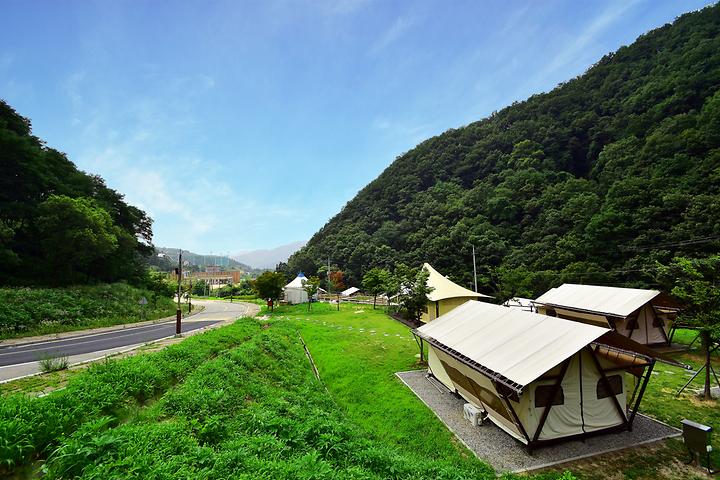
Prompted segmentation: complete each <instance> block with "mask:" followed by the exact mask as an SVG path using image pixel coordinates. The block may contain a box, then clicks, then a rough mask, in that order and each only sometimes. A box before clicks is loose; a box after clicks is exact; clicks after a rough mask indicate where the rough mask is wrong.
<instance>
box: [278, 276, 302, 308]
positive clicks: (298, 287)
mask: <svg viewBox="0 0 720 480" xmlns="http://www.w3.org/2000/svg"><path fill="white" fill-rule="evenodd" d="M304 281H307V278H306V277H305V274H303V272H300V273H298V275H297V277H295V278H294V279H293V281H292V282H290V283H288V284H287V285H285V288H284V289H283V290H284V291H285V301H286V302H287V303H289V304H291V305H293V304H296V303H307V301H308V294H307V292H306V291H305V289H304V288H303V282H304Z"/></svg>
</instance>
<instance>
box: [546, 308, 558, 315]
mask: <svg viewBox="0 0 720 480" xmlns="http://www.w3.org/2000/svg"><path fill="white" fill-rule="evenodd" d="M545 315H547V316H548V317H557V312H556V311H555V309H554V308H548V309H546V310H545Z"/></svg>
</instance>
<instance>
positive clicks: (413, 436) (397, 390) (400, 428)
mask: <svg viewBox="0 0 720 480" xmlns="http://www.w3.org/2000/svg"><path fill="white" fill-rule="evenodd" d="M284 311H287V312H288V313H284ZM356 312H361V313H356ZM278 317H281V318H292V319H295V322H296V323H297V325H298V327H299V329H300V331H301V333H302V335H303V338H304V339H305V342H306V343H307V345H308V348H309V350H310V352H311V354H312V356H313V358H314V359H315V362H316V364H317V367H318V369H319V371H320V375H321V378H322V379H323V381H324V382H325V383H326V384H327V387H328V389H329V390H330V393H331V394H332V395H333V398H335V400H336V401H337V402H338V404H339V405H340V406H341V407H342V408H343V409H344V410H345V411H346V412H347V415H348V416H349V417H350V418H351V419H352V420H353V421H354V422H355V423H357V424H358V425H360V426H362V427H363V428H365V429H366V430H367V431H368V432H370V433H372V434H373V435H374V436H376V437H377V438H383V439H385V440H386V441H390V442H392V443H393V444H395V445H398V446H402V447H403V448H407V449H409V450H411V451H416V452H419V453H422V454H423V455H425V456H427V457H429V458H456V459H458V460H467V459H469V458H470V457H472V454H471V453H470V452H468V451H467V449H465V447H463V446H461V445H459V444H458V443H457V441H456V439H455V437H454V435H452V434H451V433H450V432H449V431H448V430H447V429H446V428H445V426H444V425H443V424H442V423H441V422H440V421H439V420H438V419H437V418H436V417H435V415H434V414H433V413H432V412H431V411H430V410H429V409H427V408H426V407H425V406H424V404H422V402H421V401H420V400H419V399H418V398H417V397H416V396H415V395H414V394H413V393H412V392H410V391H409V390H408V388H407V387H406V386H405V385H403V384H402V383H401V382H400V381H399V379H398V378H397V377H396V376H395V372H399V371H405V370H411V369H417V368H422V366H421V365H419V364H418V363H417V360H418V359H416V357H415V355H416V354H417V353H419V350H418V347H417V344H416V343H415V340H414V339H413V336H412V334H411V333H410V330H409V329H408V328H407V327H406V326H404V325H402V324H401V323H399V322H396V321H394V320H392V319H390V318H388V316H387V315H385V314H384V313H383V311H382V310H381V309H377V310H373V309H372V307H366V306H358V305H341V310H340V312H338V311H337V306H336V305H329V304H324V303H320V304H314V305H313V309H312V312H310V313H308V312H307V309H306V308H305V307H304V306H295V307H281V308H280V309H277V310H276V313H275V314H274V315H273V318H278Z"/></svg>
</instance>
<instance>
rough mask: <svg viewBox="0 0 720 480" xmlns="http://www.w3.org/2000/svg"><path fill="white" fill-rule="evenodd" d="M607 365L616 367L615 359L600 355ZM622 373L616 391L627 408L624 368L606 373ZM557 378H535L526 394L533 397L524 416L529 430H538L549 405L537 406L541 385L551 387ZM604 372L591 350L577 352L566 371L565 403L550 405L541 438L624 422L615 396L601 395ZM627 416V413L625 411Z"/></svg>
mask: <svg viewBox="0 0 720 480" xmlns="http://www.w3.org/2000/svg"><path fill="white" fill-rule="evenodd" d="M598 361H599V363H600V365H601V367H602V368H603V369H608V368H612V367H613V366H615V365H614V364H613V363H611V362H609V361H607V360H606V359H602V358H599V359H598ZM608 375H613V376H614V375H619V379H620V382H621V383H620V385H621V392H620V393H619V394H618V395H615V398H616V399H617V400H618V403H619V404H620V406H621V407H622V409H623V412H625V411H626V410H625V409H626V390H627V388H626V384H625V375H624V372H622V371H620V372H614V373H609V374H606V376H608ZM555 382H556V380H555V379H551V380H544V379H540V380H537V381H535V382H533V383H532V384H531V385H530V386H529V387H528V388H527V389H526V390H527V393H524V394H523V396H529V397H530V398H531V401H530V402H529V403H530V408H529V409H527V410H525V411H523V412H522V415H521V417H520V419H521V421H522V422H523V423H524V424H525V425H526V430H528V431H530V432H533V434H534V432H535V431H536V430H537V428H538V425H539V424H540V420H541V418H542V414H543V411H544V409H545V407H536V398H537V392H538V387H539V388H541V389H543V388H551V387H552V386H553V385H554V384H555ZM602 383H603V381H602V376H601V374H600V372H599V371H598V369H597V367H596V366H595V362H594V361H593V359H592V358H591V353H590V352H589V351H588V350H587V349H583V350H581V351H580V352H578V353H577V354H575V355H574V356H573V357H572V359H571V361H570V363H569V365H568V368H567V371H566V372H565V376H564V377H563V381H562V383H561V387H562V397H563V404H562V405H553V407H552V408H551V409H550V411H549V414H548V416H547V419H546V421H545V424H544V425H543V428H542V431H541V432H540V435H539V437H538V440H541V441H542V440H555V439H558V438H563V437H570V436H574V435H582V434H585V433H591V432H595V431H598V430H605V429H608V428H612V427H616V426H619V425H622V424H623V422H624V418H623V417H621V416H620V412H618V410H617V407H616V406H615V402H613V400H612V398H611V397H609V396H608V397H605V398H598V392H599V391H602V390H604V388H603V387H602V386H600V384H602ZM623 415H624V416H625V413H623Z"/></svg>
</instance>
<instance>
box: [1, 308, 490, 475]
mask: <svg viewBox="0 0 720 480" xmlns="http://www.w3.org/2000/svg"><path fill="white" fill-rule="evenodd" d="M238 332H243V334H245V336H246V338H245V339H244V341H242V342H241V343H240V344H238V345H234V346H230V345H226V346H227V347H229V348H225V349H218V348H214V347H217V345H216V344H217V342H218V340H219V339H221V338H226V337H227V336H231V335H232V334H237V333H238ZM248 335H249V336H248ZM237 339H238V338H237V337H236V340H237ZM193 340H194V341H193ZM208 344H209V345H211V346H214V347H213V348H210V349H208ZM199 350H200V351H203V352H205V354H204V355H202V356H203V360H202V361H200V362H199V363H198V364H197V365H194V367H193V368H191V369H190V370H189V371H188V372H187V374H186V375H185V376H184V377H182V378H180V379H179V381H178V382H177V383H175V384H172V383H168V382H167V381H161V382H159V385H160V386H161V387H160V388H157V387H153V386H148V387H147V388H146V389H144V390H146V391H145V393H144V394H143V395H142V397H141V398H142V400H139V399H138V397H137V393H138V392H137V391H135V392H129V391H126V390H124V389H123V388H118V387H117V386H116V384H115V382H112V381H110V380H111V378H115V380H117V381H119V382H120V383H123V384H126V386H127V385H137V384H138V383H140V384H144V383H145V382H143V381H140V382H138V380H141V379H142V378H138V376H145V377H146V379H153V378H155V376H157V375H158V374H159V372H158V371H153V370H157V369H162V368H163V367H170V366H171V364H170V362H171V360H172V357H173V356H177V355H180V354H188V353H190V352H197V351H199ZM209 351H213V352H214V354H213V355H209V356H208V355H207V353H208V352H209ZM164 352H167V353H164ZM137 361H138V360H136V361H135V362H137ZM142 362H143V364H142V367H143V368H140V367H141V365H137V364H134V362H133V361H131V359H123V360H120V361H117V362H110V363H109V364H108V365H106V366H104V367H101V368H100V369H99V370H95V371H88V372H87V373H86V374H84V375H83V376H78V377H75V378H74V379H72V380H71V381H70V383H69V385H68V387H67V388H66V389H65V390H63V391H61V392H57V393H53V394H50V395H48V396H47V397H44V398H41V399H27V398H21V397H14V398H15V400H14V401H16V402H18V404H19V405H18V406H16V407H15V408H8V407H7V406H6V405H5V404H3V406H1V407H0V429H4V430H2V431H1V432H0V433H2V434H1V435H0V438H2V439H3V441H4V443H2V442H0V461H3V460H6V459H7V458H8V457H7V454H8V452H10V453H13V452H15V453H17V452H18V451H20V452H22V457H23V458H24V461H23V462H22V465H24V468H25V470H23V469H22V468H20V469H16V470H15V472H16V474H26V475H28V476H30V475H38V474H40V473H42V474H43V477H44V478H48V479H56V478H102V479H111V478H158V479H159V478H167V479H170V478H172V479H175V478H188V479H196V478H200V479H225V478H240V479H248V480H249V479H308V480H309V479H345V478H347V479H368V480H369V479H378V480H379V479H408V480H409V479H413V480H418V479H428V480H430V479H448V480H449V479H457V480H460V479H467V480H470V479H488V480H489V479H493V478H495V474H494V472H492V470H491V469H490V468H489V467H487V465H485V464H484V463H482V462H480V461H478V460H476V459H474V458H469V459H463V458H462V456H460V455H451V456H448V457H441V456H439V455H438V456H436V457H438V458H433V457H431V456H428V455H426V454H425V453H424V452H420V451H416V450H415V449H413V448H412V447H410V446H408V445H395V442H389V441H385V440H384V439H382V438H378V437H376V436H375V435H369V434H368V433H367V431H366V429H365V428H362V427H360V426H358V425H357V424H356V423H355V422H353V421H352V419H351V418H349V417H348V415H347V412H346V411H344V409H342V408H341V407H340V406H339V403H336V402H335V400H334V398H333V396H329V395H328V394H327V391H326V390H325V388H324V386H323V385H322V384H321V383H320V382H318V381H317V380H316V379H315V378H314V376H313V374H312V371H311V369H310V365H309V361H308V359H307V358H306V357H305V354H304V351H303V349H302V346H301V343H300V341H299V338H298V331H297V324H296V323H295V322H292V321H290V322H284V321H280V319H278V321H274V322H272V324H270V323H266V324H264V325H263V324H261V323H259V322H257V321H256V320H251V319H244V320H239V321H238V322H236V323H235V324H234V325H232V326H229V327H225V328H221V329H218V330H215V331H213V332H209V333H206V334H202V335H198V336H197V337H193V338H191V339H189V340H187V341H185V342H183V343H181V344H179V345H177V346H174V347H170V348H168V349H167V350H164V351H163V352H161V353H159V354H152V355H147V356H145V360H142ZM144 362H150V363H144ZM105 369H108V370H109V371H105ZM110 372H112V374H111V375H110V374H109V373H110ZM128 374H132V375H134V376H135V378H134V379H133V381H130V382H126V381H125V380H123V379H126V378H127V376H128ZM160 377H162V375H160ZM151 383H152V382H151ZM80 392H83V393H84V394H86V395H87V396H84V395H81V394H80ZM107 397H110V398H111V399H112V400H111V401H109V400H107ZM123 399H124V400H123ZM48 407H51V408H48ZM40 411H43V412H45V413H44V414H43V415H38V414H37V413H38V412H40ZM80 411H81V412H80ZM79 413H82V416H81V417H79V418H77V417H76V421H75V422H70V423H65V424H64V425H63V428H62V429H58V428H54V429H50V430H48V429H47V428H46V423H50V424H51V425H56V424H58V423H61V422H58V419H62V418H64V417H63V415H65V416H70V417H73V416H76V415H78V414H79ZM20 431H22V433H23V435H17V433H18V432H20ZM419 433H420V434H422V432H419ZM39 436H46V442H45V446H44V447H41V445H42V442H40V443H38V438H37V437H39ZM38 447H41V448H38ZM3 448H4V449H5V450H3ZM32 452H34V453H35V454H33V453H32ZM36 458H37V459H39V460H40V462H41V464H40V466H38V462H37V461H35V466H33V460H35V459H36Z"/></svg>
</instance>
